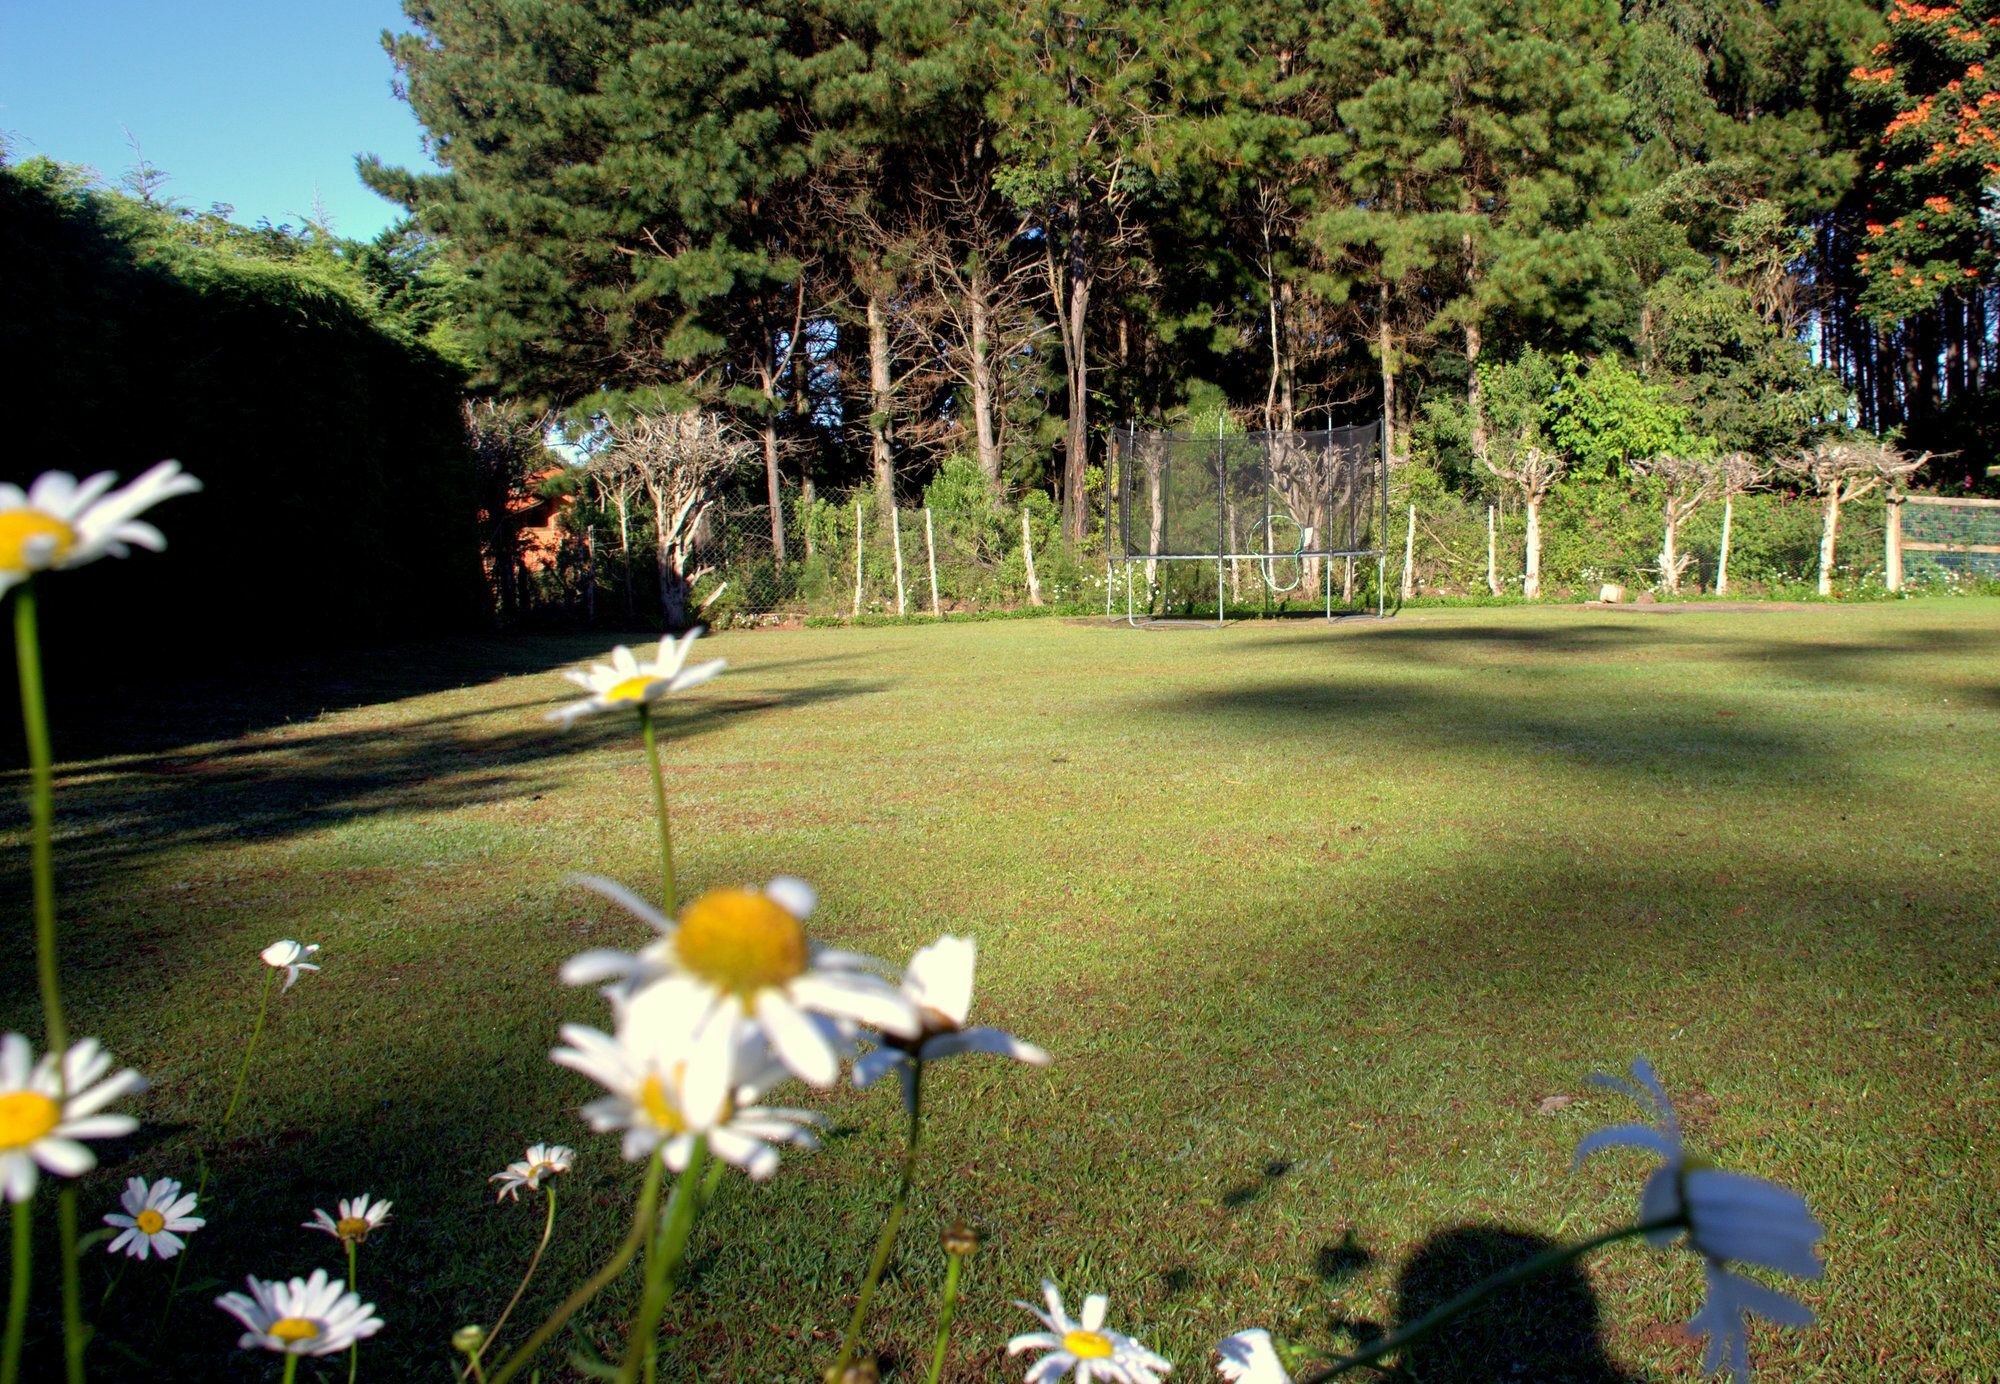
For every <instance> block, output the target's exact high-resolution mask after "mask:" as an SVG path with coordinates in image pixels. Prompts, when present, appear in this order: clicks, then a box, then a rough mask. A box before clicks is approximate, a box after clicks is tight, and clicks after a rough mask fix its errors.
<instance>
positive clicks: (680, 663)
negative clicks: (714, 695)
mask: <svg viewBox="0 0 2000 1384" xmlns="http://www.w3.org/2000/svg"><path fill="white" fill-rule="evenodd" d="M700 633H701V631H700V630H689V631H688V632H687V633H686V634H684V635H682V636H681V637H680V638H679V639H675V638H674V637H673V636H672V635H667V636H666V637H664V638H662V639H661V640H660V647H659V650H658V651H657V652H656V653H655V654H654V655H653V657H652V658H651V659H650V660H649V661H647V662H644V663H642V662H640V661H639V659H638V657H637V656H636V655H634V654H633V652H632V651H631V650H630V649H628V648H626V647H625V646H624V645H623V644H620V645H619V646H618V647H617V648H615V649H613V650H612V651H611V661H610V662H609V663H593V664H591V665H590V667H589V668H571V669H569V670H567V671H566V672H564V673H563V676H564V677H566V678H568V679H569V680H570V681H571V682H573V683H575V684H576V685H577V686H578V687H581V688H582V689H583V690H584V691H586V692H588V693H589V694H590V695H589V696H588V697H585V698H583V699H581V700H580V701H574V702H571V703H569V704H568V705H567V706H562V707H558V708H556V709H555V710H554V711H551V712H550V713H549V719H550V720H551V721H561V722H562V723H563V724H564V725H568V724H569V723H571V722H572V721H575V720H576V719H577V718H578V717H580V716H590V715H593V714H595V713H597V712H600V711H617V710H619V709H621V708H625V707H637V706H650V705H652V704H653V703H654V702H656V701H658V700H659V699H660V698H662V697H664V696H667V695H669V694H670V693H674V692H685V691H687V689H688V688H690V687H699V686H701V684H703V683H705V682H707V681H708V680H709V679H710V678H712V677H714V676H715V675H716V674H717V673H719V672H721V671H722V669H723V666H724V663H725V660H723V659H720V658H712V659H710V660H709V661H708V662H706V663H697V664H695V665H694V667H692V668H690V667H688V666H687V656H688V652H689V650H691V649H692V648H693V647H694V641H695V639H696V638H697V637H698V636H699V635H700Z"/></svg>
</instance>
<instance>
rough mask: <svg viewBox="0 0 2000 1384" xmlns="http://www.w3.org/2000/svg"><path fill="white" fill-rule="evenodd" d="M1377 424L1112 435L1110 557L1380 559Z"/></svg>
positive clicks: (1381, 486) (1382, 505)
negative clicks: (1202, 433) (1227, 434)
mask: <svg viewBox="0 0 2000 1384" xmlns="http://www.w3.org/2000/svg"><path fill="white" fill-rule="evenodd" d="M1381 444H1382V428H1381V424H1379V423H1363V424H1360V425H1358V426H1355V427H1347V428H1331V429H1325V430H1320V431H1315V432H1272V433H1238V434H1237V435H1235V436H1233V437H1194V436H1190V435H1188V434H1185V433H1170V432H1141V431H1139V430H1137V429H1132V428H1128V429H1123V430H1120V431H1119V432H1117V433H1114V434H1113V449H1112V476H1111V484H1112V494H1111V504H1110V506H1109V508H1108V512H1107V514H1106V527H1107V529H1109V530H1110V531H1109V532H1108V533H1107V534H1106V539H1107V542H1106V544H1105V547H1106V549H1107V551H1108V552H1109V553H1110V555H1111V556H1112V557H1113V558H1114V559H1120V558H1122V559H1126V560H1130V559H1134V558H1139V559H1146V558H1208V559H1210V560H1214V559H1216V558H1229V557H1234V558H1239V559H1258V560H1264V561H1270V560H1272V559H1273V558H1276V557H1283V558H1290V559H1297V558H1302V557H1303V558H1313V557H1319V558H1328V557H1359V556H1363V555H1366V556H1371V557H1372V556H1376V555H1378V554H1379V553H1380V552H1381V551H1382V543H1381V533H1382V531H1383V528H1384V527H1385V525H1386V522H1387V521H1386V517H1385V516H1386V512H1387V507H1388V500H1389V495H1388V484H1387V482H1388V477H1387V474H1386V472H1385V470H1384V468H1383V465H1382V445H1381Z"/></svg>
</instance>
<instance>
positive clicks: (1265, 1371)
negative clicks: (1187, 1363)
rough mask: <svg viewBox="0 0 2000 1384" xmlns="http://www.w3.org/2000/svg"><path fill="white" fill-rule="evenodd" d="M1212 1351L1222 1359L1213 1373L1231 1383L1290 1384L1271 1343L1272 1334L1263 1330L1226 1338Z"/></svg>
mask: <svg viewBox="0 0 2000 1384" xmlns="http://www.w3.org/2000/svg"><path fill="white" fill-rule="evenodd" d="M1215 1350H1216V1353H1217V1354H1218V1355H1220V1356H1221V1357H1222V1362H1221V1363H1220V1364H1218V1365H1217V1366H1216V1367H1215V1372H1216V1373H1217V1374H1219V1375H1221V1376H1222V1377H1223V1378H1224V1379H1227V1380H1229V1381H1231V1384H1292V1376H1291V1373H1290V1371H1288V1370H1287V1369H1286V1368H1285V1362H1284V1361H1282V1360H1280V1359H1279V1358H1278V1351H1277V1347H1275V1346H1273V1345H1272V1344H1271V1333H1270V1332H1268V1331H1265V1330H1263V1329H1262V1328H1258V1329H1256V1330H1252V1331H1239V1332H1237V1333H1236V1334H1235V1335H1234V1336H1225V1337H1224V1338H1223V1339H1222V1341H1221V1343H1220V1344H1218V1345H1217V1346H1216V1348H1215Z"/></svg>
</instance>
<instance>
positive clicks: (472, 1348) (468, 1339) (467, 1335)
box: [451, 1322, 486, 1355]
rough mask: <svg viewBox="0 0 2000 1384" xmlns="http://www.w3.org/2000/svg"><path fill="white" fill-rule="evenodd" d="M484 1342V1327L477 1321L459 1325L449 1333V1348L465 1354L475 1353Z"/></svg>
mask: <svg viewBox="0 0 2000 1384" xmlns="http://www.w3.org/2000/svg"><path fill="white" fill-rule="evenodd" d="M485 1344H486V1328H485V1327H483V1326H481V1325H479V1324H478V1323H477V1322H475V1323H473V1324H472V1325H471V1326H461V1327H460V1328H459V1329H458V1330H456V1331H454V1332H452V1333H451V1348H452V1349H453V1350H455V1351H458V1352H460V1353H461V1354H465V1355H477V1354H478V1353H479V1348H480V1347H481V1346H483V1345H485Z"/></svg>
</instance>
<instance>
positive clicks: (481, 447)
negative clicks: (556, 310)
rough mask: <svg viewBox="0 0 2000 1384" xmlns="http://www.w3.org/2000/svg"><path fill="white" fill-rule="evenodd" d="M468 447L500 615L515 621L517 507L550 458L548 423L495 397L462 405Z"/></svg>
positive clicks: (517, 602)
mask: <svg viewBox="0 0 2000 1384" xmlns="http://www.w3.org/2000/svg"><path fill="white" fill-rule="evenodd" d="M459 416H460V417H461V418H462V419H463V420H464V422H465V441H466V446H467V447H468V448H469V449H470V450H471V452H472V462H473V472H474V476H475V478H476V479H475V484H476V486H477V491H478V503H479V507H480V509H481V510H482V511H484V513H485V515H486V532H485V534H484V535H483V537H484V540H485V542H484V546H485V548H486V553H487V558H488V560H489V561H490V562H491V563H492V564H493V586H494V590H495V592H496V593H497V595H498V596H499V598H500V613H501V614H502V616H504V617H508V618H511V617H512V616H513V615H514V614H515V613H516V612H517V611H518V610H519V609H520V606H521V603H522V602H521V597H522V592H521V579H520V566H521V552H520V538H519V534H518V532H517V529H516V520H517V516H516V515H515V513H514V506H515V504H516V503H517V502H518V501H520V500H521V499H523V498H524V497H525V496H526V494H527V485H528V478H529V476H530V475H531V474H533V472H534V469H535V466H536V464H537V462H539V461H541V460H542V459H544V457H545V456H546V451H545V445H544V442H543V438H544V437H545V436H546V435H547V432H548V425H549V419H548V416H547V415H546V414H535V413H529V412H527V411H526V410H524V409H522V408H520V407H519V406H518V405H515V404H511V403H503V402H501V401H498V400H494V399H465V400H462V401H461V402H460V404H459Z"/></svg>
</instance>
